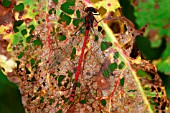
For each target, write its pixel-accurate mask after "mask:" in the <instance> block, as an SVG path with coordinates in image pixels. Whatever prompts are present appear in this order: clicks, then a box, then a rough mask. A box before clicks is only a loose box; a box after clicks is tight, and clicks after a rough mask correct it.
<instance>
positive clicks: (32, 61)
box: [30, 58, 35, 66]
mask: <svg viewBox="0 0 170 113" xmlns="http://www.w3.org/2000/svg"><path fill="white" fill-rule="evenodd" d="M30 62H31V66H33V65H34V62H35V60H34V59H33V58H32V59H31V60H30Z"/></svg>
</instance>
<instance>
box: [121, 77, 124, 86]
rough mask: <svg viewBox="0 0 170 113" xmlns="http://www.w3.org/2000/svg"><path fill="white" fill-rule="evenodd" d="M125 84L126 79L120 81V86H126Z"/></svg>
mask: <svg viewBox="0 0 170 113" xmlns="http://www.w3.org/2000/svg"><path fill="white" fill-rule="evenodd" d="M124 82H125V79H124V78H122V79H120V86H124Z"/></svg>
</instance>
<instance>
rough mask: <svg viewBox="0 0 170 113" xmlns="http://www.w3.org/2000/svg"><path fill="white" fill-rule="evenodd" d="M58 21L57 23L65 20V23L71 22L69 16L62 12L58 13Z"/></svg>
mask: <svg viewBox="0 0 170 113" xmlns="http://www.w3.org/2000/svg"><path fill="white" fill-rule="evenodd" d="M58 22H59V23H62V22H66V24H67V25H69V24H70V22H71V17H70V16H68V15H66V14H64V13H63V12H62V13H61V14H60V20H59V21H58Z"/></svg>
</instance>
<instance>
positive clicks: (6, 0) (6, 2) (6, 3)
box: [2, 0, 11, 7]
mask: <svg viewBox="0 0 170 113" xmlns="http://www.w3.org/2000/svg"><path fill="white" fill-rule="evenodd" d="M2 5H3V6H4V7H9V6H10V5H11V1H10V0H2Z"/></svg>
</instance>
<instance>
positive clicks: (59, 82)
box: [58, 75, 65, 86]
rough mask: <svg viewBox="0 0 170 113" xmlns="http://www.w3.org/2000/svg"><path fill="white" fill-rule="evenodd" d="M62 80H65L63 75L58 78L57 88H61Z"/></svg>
mask: <svg viewBox="0 0 170 113" xmlns="http://www.w3.org/2000/svg"><path fill="white" fill-rule="evenodd" d="M64 78H65V76H64V75H60V76H59V77H58V86H62V84H61V81H62V80H63V79H64Z"/></svg>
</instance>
